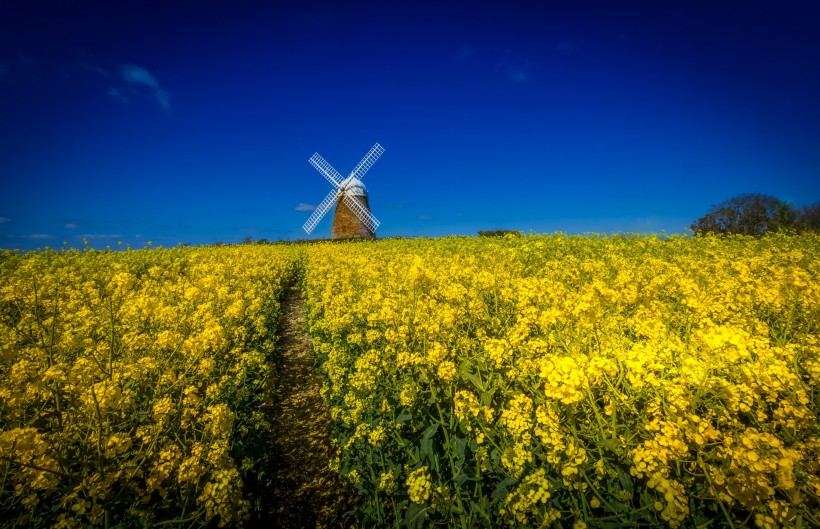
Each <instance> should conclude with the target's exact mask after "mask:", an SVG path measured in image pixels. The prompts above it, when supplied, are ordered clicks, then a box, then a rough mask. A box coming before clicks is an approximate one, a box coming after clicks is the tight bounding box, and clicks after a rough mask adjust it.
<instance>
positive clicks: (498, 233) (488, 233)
mask: <svg viewBox="0 0 820 529" xmlns="http://www.w3.org/2000/svg"><path fill="white" fill-rule="evenodd" d="M505 235H511V236H513V237H523V236H524V234H523V233H521V232H520V231H518V230H482V231H479V232H478V236H479V237H504V236H505Z"/></svg>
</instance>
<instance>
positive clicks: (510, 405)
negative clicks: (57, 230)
mask: <svg viewBox="0 0 820 529" xmlns="http://www.w3.org/2000/svg"><path fill="white" fill-rule="evenodd" d="M819 258H820V237H818V236H817V235H814V234H804V235H785V234H776V235H768V236H765V237H762V238H751V237H741V236H732V237H694V238H693V237H682V236H671V237H657V236H638V235H635V236H631V235H618V236H595V235H587V236H567V235H562V234H555V235H548V236H539V235H536V236H529V237H523V238H517V237H507V238H495V239H492V238H479V239H476V238H468V237H451V238H443V239H407V240H382V241H374V242H359V243H342V244H330V243H319V244H311V245H270V246H265V245H240V246H227V247H212V248H208V247H202V248H175V249H167V250H162V249H155V250H137V251H124V252H97V251H84V252H81V251H75V250H71V251H63V252H57V251H51V250H49V251H46V252H40V253H29V254H19V253H14V252H5V253H3V254H2V256H0V476H1V477H0V518H2V520H3V522H2V523H3V526H4V527H14V526H18V527H24V526H29V527H88V526H99V527H113V526H115V525H118V524H119V525H120V526H123V527H143V526H145V527H147V526H161V525H182V526H189V527H199V526H208V525H220V526H238V525H241V524H242V523H243V521H246V520H248V518H249V513H250V512H251V511H252V510H253V507H254V506H253V503H254V501H256V499H255V498H253V497H252V496H251V495H250V492H249V491H250V490H251V489H253V486H254V483H255V480H256V479H257V478H258V475H259V472H260V469H263V468H264V467H265V465H266V464H268V462H267V461H266V457H267V456H268V454H266V453H265V452H264V449H263V447H264V438H265V436H266V432H267V431H268V430H269V424H268V423H267V418H266V415H265V414H264V413H263V411H262V410H261V403H262V401H263V400H264V398H263V393H264V385H265V381H266V379H267V378H268V377H269V374H270V370H271V369H272V368H273V367H274V363H275V361H276V355H275V343H276V342H275V338H276V334H277V332H278V327H277V325H278V318H279V314H280V306H279V302H280V299H281V294H282V290H283V288H284V287H285V286H286V285H287V284H289V283H290V282H292V281H296V282H297V283H298V284H299V286H300V288H301V290H302V294H303V297H304V301H305V304H306V308H307V314H308V329H306V331H307V332H308V333H309V334H310V336H311V338H312V348H313V351H314V353H315V356H316V365H317V367H318V369H319V370H320V371H321V373H322V375H323V379H324V384H323V388H322V397H323V399H324V400H325V402H326V403H328V404H329V406H330V415H331V420H332V423H333V425H334V446H335V448H334V450H335V456H334V457H331V458H330V459H329V461H328V462H327V463H328V465H329V466H330V467H331V468H333V469H334V470H335V471H337V472H338V473H339V474H340V476H341V477H342V479H343V480H345V482H346V483H348V485H349V486H350V487H352V488H353V489H354V490H356V491H357V492H358V494H359V496H360V498H361V501H360V504H359V506H358V507H357V511H356V513H355V514H356V516H357V520H358V523H359V524H361V525H363V526H397V527H402V526H408V527H421V526H434V525H436V526H443V527H572V528H573V529H582V528H585V527H602V528H603V527H649V526H653V527H654V526H657V527H670V528H678V527H707V526H722V527H733V526H747V527H761V528H774V527H801V526H802V527H820V517H819V516H818V515H817V513H818V512H820V501H819V500H818V497H820V429H819V428H818V426H817V415H818V413H819V412H820V400H819V399H820V335H819V334H818V316H819V315H820V287H818V280H817V278H818V271H819V270H820V259H819Z"/></svg>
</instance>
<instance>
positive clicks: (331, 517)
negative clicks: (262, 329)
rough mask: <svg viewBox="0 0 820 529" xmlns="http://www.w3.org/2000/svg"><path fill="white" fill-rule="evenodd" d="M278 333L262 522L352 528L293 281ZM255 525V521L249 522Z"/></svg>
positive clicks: (348, 493)
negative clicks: (333, 463)
mask: <svg viewBox="0 0 820 529" xmlns="http://www.w3.org/2000/svg"><path fill="white" fill-rule="evenodd" d="M280 332H281V337H280V338H279V341H278V342H277V348H278V355H277V361H276V366H275V374H274V376H273V378H272V380H271V383H272V384H273V394H274V396H275V397H274V401H273V405H272V407H271V410H270V412H269V417H270V420H271V423H272V427H273V434H272V435H273V440H272V441H273V442H272V445H273V453H272V454H271V459H272V468H271V472H272V474H273V480H272V488H273V490H272V496H271V499H270V506H269V507H268V508H266V509H265V511H266V513H267V515H266V518H268V519H267V520H260V522H262V524H261V525H264V526H268V527H282V528H290V527H293V528H296V527H298V528H311V527H317V528H318V527H351V526H353V525H354V520H353V519H352V517H351V516H350V514H348V513H349V511H351V509H352V508H353V503H352V502H353V500H354V498H355V497H356V494H355V491H351V490H348V489H346V488H345V487H344V486H343V485H342V483H341V482H340V481H339V478H338V476H337V474H336V473H334V472H332V471H331V470H330V469H329V468H328V461H329V460H330V459H331V458H332V457H333V456H334V452H333V450H332V447H331V441H330V440H331V425H330V419H329V418H328V413H327V412H328V410H327V407H326V406H325V405H324V403H323V402H322V397H321V395H320V391H319V390H320V388H321V385H322V380H321V375H320V373H319V371H318V370H317V366H316V362H315V358H316V357H315V355H314V354H313V351H312V349H311V343H310V336H308V334H307V332H306V321H305V307H304V301H303V300H302V297H301V295H300V293H299V289H298V287H297V286H296V285H291V286H290V287H289V288H287V289H286V291H285V295H284V299H283V300H282V324H281V330H280ZM254 525H256V524H254Z"/></svg>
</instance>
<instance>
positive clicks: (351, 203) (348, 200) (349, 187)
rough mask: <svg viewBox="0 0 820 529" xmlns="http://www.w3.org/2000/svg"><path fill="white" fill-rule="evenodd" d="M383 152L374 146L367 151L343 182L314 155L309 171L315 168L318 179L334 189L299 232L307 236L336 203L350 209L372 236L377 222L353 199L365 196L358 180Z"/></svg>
mask: <svg viewBox="0 0 820 529" xmlns="http://www.w3.org/2000/svg"><path fill="white" fill-rule="evenodd" d="M383 152H384V147H382V146H381V145H379V144H378V143H376V144H375V145H374V146H373V147H372V148H371V149H370V151H368V153H367V154H365V155H364V158H362V160H361V161H360V162H359V163H358V164H357V165H356V167H355V168H354V169H353V171H351V172H350V175H349V176H348V177H347V178H344V177H343V176H342V175H341V174H340V173H339V172H338V171H336V169H334V168H333V166H331V165H330V164H329V163H327V161H325V159H324V158H322V157H321V156H319V153H314V154H313V156H311V157H310V159H309V160H308V161H309V162H310V164H311V165H312V166H313V167H315V168H316V170H317V171H319V172H320V173H321V174H322V176H324V177H325V178H326V179H327V181H328V182H330V183H331V185H333V187H334V188H335V189H334V190H333V191H331V192H330V193H329V194H328V195H327V196H326V197H325V199H324V200H322V202H321V203H320V204H319V206H318V207H317V208H316V209H315V210H314V211H313V213H312V214H311V215H310V217H309V218H308V220H307V222H305V224H304V225H303V226H302V229H304V230H305V232H307V233H308V234H310V233H311V232H312V231H313V230H314V229H315V228H316V226H317V225H318V224H319V222H320V221H321V220H322V218H323V217H324V216H325V214H327V212H328V211H330V208H332V207H333V204H335V203H337V201H339V200H344V203H345V205H346V206H347V207H348V208H350V210H351V211H352V212H353V214H354V215H356V217H357V218H358V219H359V220H360V221H361V222H362V224H363V225H364V226H365V227H367V229H369V230H370V231H371V232H373V233H375V232H376V229H377V228H378V227H379V224H380V222H379V221H378V219H376V217H374V216H373V214H372V213H370V211H368V209H367V208H366V207H365V206H363V205H362V204H361V203H360V202H359V200H358V199H356V198H355V197H356V196H359V194H360V193H362V192H365V193H366V191H365V189H364V184H362V182H361V179H362V178H363V177H364V175H365V173H367V171H369V170H370V168H371V167H373V164H375V163H376V160H378V159H379V157H380V156H381V155H382V153H383Z"/></svg>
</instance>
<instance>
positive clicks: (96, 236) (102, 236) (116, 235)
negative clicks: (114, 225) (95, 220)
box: [82, 233, 122, 240]
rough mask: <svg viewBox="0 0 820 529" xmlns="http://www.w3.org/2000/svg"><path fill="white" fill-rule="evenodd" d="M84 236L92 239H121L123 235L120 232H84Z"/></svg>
mask: <svg viewBox="0 0 820 529" xmlns="http://www.w3.org/2000/svg"><path fill="white" fill-rule="evenodd" d="M82 236H83V238H85V239H92V240H100V239H120V238H122V235H120V234H119V233H84V234H83V235H82Z"/></svg>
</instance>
